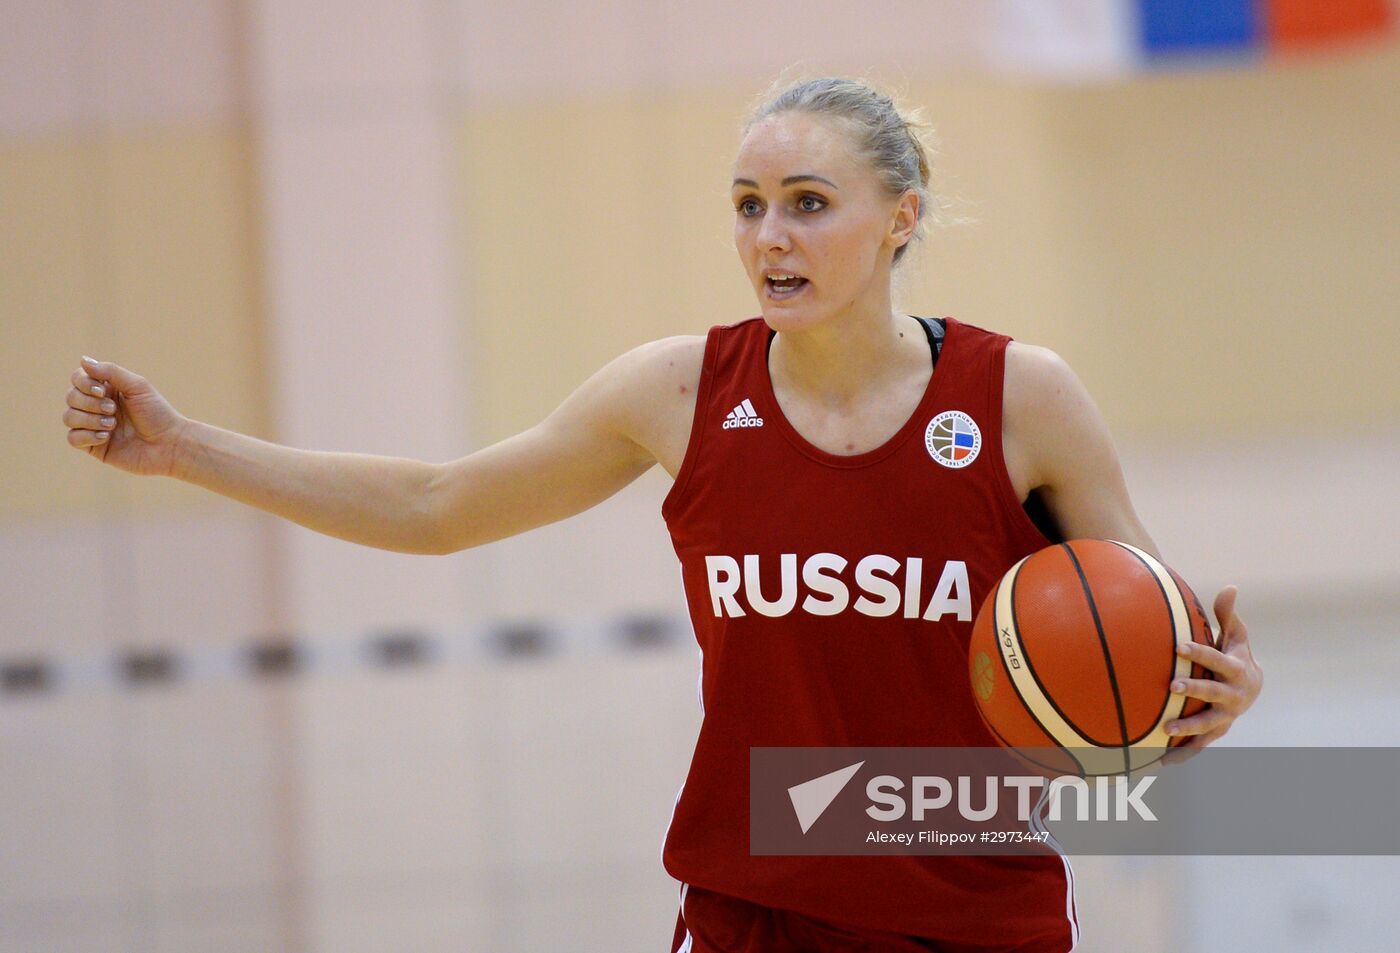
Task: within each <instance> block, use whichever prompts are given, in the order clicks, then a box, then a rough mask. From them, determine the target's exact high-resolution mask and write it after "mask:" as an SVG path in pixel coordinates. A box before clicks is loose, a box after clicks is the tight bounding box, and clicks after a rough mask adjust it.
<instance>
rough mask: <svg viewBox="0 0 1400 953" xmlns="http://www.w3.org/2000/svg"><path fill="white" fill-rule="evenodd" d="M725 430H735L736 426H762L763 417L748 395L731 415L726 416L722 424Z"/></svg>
mask: <svg viewBox="0 0 1400 953" xmlns="http://www.w3.org/2000/svg"><path fill="white" fill-rule="evenodd" d="M720 426H721V427H723V428H724V429H725V430H733V429H734V428H735V427H762V426H763V418H762V417H760V416H759V415H758V412H757V411H756V410H754V409H753V404H751V403H749V399H748V398H747V397H745V398H744V400H743V403H741V404H739V406H737V407H735V408H734V409H733V410H731V411H730V412H729V416H728V417H725V418H724V423H722V424H720Z"/></svg>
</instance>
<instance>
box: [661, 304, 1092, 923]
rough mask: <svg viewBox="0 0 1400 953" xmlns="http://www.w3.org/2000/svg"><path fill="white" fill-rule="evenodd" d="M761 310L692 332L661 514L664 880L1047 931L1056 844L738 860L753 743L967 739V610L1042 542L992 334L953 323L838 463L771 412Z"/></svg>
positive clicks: (985, 741) (848, 908)
mask: <svg viewBox="0 0 1400 953" xmlns="http://www.w3.org/2000/svg"><path fill="white" fill-rule="evenodd" d="M771 335H772V332H771V331H770V330H769V328H768V326H767V325H766V324H765V323H764V322H763V320H762V319H761V318H752V319H750V320H748V321H742V322H740V323H738V324H734V325H729V326H722V327H715V328H712V329H711V330H710V333H709V336H708V338H707V341H706V345H705V357H704V364H703V368H702V370H701V374H700V385H699V392H698V395H697V399H696V406H695V417H694V422H693V424H692V429H691V434H690V443H689V445H688V447H687V449H686V455H685V460H684V462H683V463H682V465H681V470H680V473H679V474H678V475H677V477H676V482H675V485H674V486H673V487H672V489H671V491H670V493H669V494H668V495H667V497H666V500H665V502H664V503H663V504H662V509H661V512H662V515H663V516H664V517H665V519H666V523H667V526H668V527H669V529H670V532H671V537H672V540H673V542H674V544H675V548H676V554H677V555H678V556H679V557H680V561H681V569H682V574H683V577H684V582H685V592H686V600H687V602H688V605H689V610H690V616H691V619H692V621H693V623H694V627H695V635H696V639H697V640H698V642H699V644H700V649H701V685H700V698H701V706H702V711H703V721H702V722H701V727H700V734H699V738H698V740H697V742H696V748H695V753H694V756H693V758H692V760H691V765H690V771H689V773H688V775H687V777H686V780H685V783H684V785H683V786H682V788H681V791H680V794H679V795H678V798H677V802H676V805H675V809H674V812H673V815H672V818H671V823H670V826H669V828H668V830H667V833H666V843H665V847H664V850H663V861H664V863H665V866H666V869H667V870H668V871H669V872H670V873H671V875H672V876H674V877H675V878H676V879H677V880H680V881H681V882H682V883H685V884H694V885H697V886H700V887H704V888H706V889H708V890H711V891H715V892H718V893H723V894H727V895H730V896H734V897H740V898H743V899H746V900H750V901H753V902H755V903H759V904H763V905H765V906H769V907H777V908H783V909H788V910H794V911H797V912H799V913H803V914H806V915H810V916H813V917H819V918H822V919H824V920H827V921H832V922H836V923H847V924H850V925H853V926H862V927H867V928H870V929H878V930H886V931H894V932H898V933H907V934H913V935H916V936H924V937H930V938H939V939H944V940H947V941H950V942H968V943H986V944H989V945H992V944H998V943H1001V942H1002V941H1005V942H1007V943H1008V944H1010V943H1013V942H1014V941H1016V940H1017V939H1018V938H1023V937H1036V936H1044V935H1046V934H1047V933H1051V932H1052V931H1055V930H1063V933H1064V937H1065V941H1066V942H1065V948H1066V949H1069V948H1070V946H1071V945H1072V942H1073V941H1072V936H1073V935H1074V934H1075V926H1074V922H1073V893H1072V889H1071V886H1070V871H1069V868H1068V865H1067V864H1066V863H1065V861H1064V860H1062V859H1061V858H1060V857H1057V856H1033V857H956V856H862V857H809V856H751V855H750V854H749V816H748V792H749V778H748V772H749V748H750V747H751V746H754V747H761V746H857V745H860V746H969V745H974V746H984V747H995V746H996V744H997V742H996V741H995V740H994V739H993V738H992V736H991V735H990V734H989V733H988V732H987V729H986V728H985V726H984V725H983V724H982V721H981V719H980V717H979V716H978V714H977V709H976V705H975V702H974V701H973V696H972V688H971V685H970V683H969V679H968V675H967V646H968V640H969V638H970V636H971V631H972V618H973V614H974V613H975V612H976V609H977V607H978V606H980V605H981V602H982V600H983V599H984V598H985V597H986V594H987V593H988V592H989V591H990V589H991V588H992V586H994V585H995V584H996V581H997V580H998V579H999V578H1000V577H1001V575H1002V574H1003V573H1004V572H1005V571H1006V570H1007V569H1008V568H1010V566H1011V565H1012V564H1013V563H1014V562H1016V560H1018V559H1020V558H1021V557H1022V556H1025V555H1027V554H1028V553H1031V552H1034V551H1035V550H1038V549H1041V548H1043V547H1044V546H1047V545H1049V541H1048V540H1047V539H1046V538H1045V536H1044V535H1042V534H1041V532H1040V531H1039V530H1038V529H1037V528H1036V527H1035V525H1034V524H1033V523H1032V522H1031V520H1030V518H1029V517H1028V516H1027V515H1026V513H1025V511H1024V510H1023V509H1022V507H1021V505H1020V502H1019V500H1018V499H1017V497H1016V493H1015V490H1014V489H1013V488H1012V485H1011V481H1010V478H1009V476H1008V475H1007V472H1006V465H1005V462H1004V460H1003V457H1002V446H1001V398H1002V374H1003V366H1004V359H1005V354H1006V345H1007V343H1008V341H1009V340H1010V339H1009V338H1007V337H1004V336H1002V335H998V334H993V333H991V332H988V331H984V330H982V329H980V328H976V327H973V326H972V325H968V324H962V323H959V322H957V321H954V320H952V319H949V320H948V321H947V333H946V335H945V338H944V343H943V350H942V355H941V357H940V358H939V360H938V362H937V364H936V365H935V368H934V372H933V376H932V378H931V379H930V381H929V384H928V388H927V390H926V391H925V393H924V396H923V399H922V400H921V401H920V402H919V405H918V407H917V409H915V411H914V413H913V415H912V416H911V417H910V418H909V420H908V421H906V422H905V424H904V425H903V426H902V427H901V428H900V429H899V431H898V432H897V433H896V434H895V435H894V436H893V437H891V438H890V439H889V440H888V441H887V442H885V443H884V444H883V445H881V446H880V447H877V448H876V449H874V450H870V451H869V452H866V453H861V454H857V455H853V456H839V455H835V454H831V453H827V452H825V451H823V450H821V449H819V448H817V447H816V446H814V445H812V444H810V443H808V442H807V441H806V440H805V439H803V438H802V436H801V435H799V434H798V433H797V431H796V430H795V429H794V428H793V427H792V426H791V424H789V423H788V421H787V420H786V419H785V418H784V417H783V414H782V411H781V410H780V409H779V408H778V404H777V401H776V399H775V398H774V395H773V388H772V382H771V380H770V379H769V376H768V361H767V352H768V344H769V339H770V337H771Z"/></svg>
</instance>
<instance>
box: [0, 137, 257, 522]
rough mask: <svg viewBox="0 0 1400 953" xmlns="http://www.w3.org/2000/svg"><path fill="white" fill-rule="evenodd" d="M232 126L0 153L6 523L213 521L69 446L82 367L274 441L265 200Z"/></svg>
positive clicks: (25, 142) (28, 144) (190, 503)
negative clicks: (262, 270)
mask: <svg viewBox="0 0 1400 953" xmlns="http://www.w3.org/2000/svg"><path fill="white" fill-rule="evenodd" d="M249 148H250V146H249V140H248V136H247V133H246V131H245V130H243V129H242V128H241V127H239V126H236V125H235V126H207V125H188V126H176V127H167V128H156V129H136V130H131V131H127V132H123V133H120V134H118V133H114V132H113V133H99V134H96V135H87V136H74V137H72V138H69V139H61V138H57V137H54V136H43V137H35V138H31V139H22V140H19V141H10V142H3V143H0V247H3V248H4V249H5V252H4V254H0V328H3V333H2V335H0V349H2V350H3V353H4V354H5V363H6V366H7V370H9V372H10V373H9V377H10V395H9V397H8V398H7V399H6V401H5V404H6V413H4V414H2V415H0V446H3V447H5V448H7V450H6V452H5V453H4V460H5V463H4V476H5V491H6V492H5V493H4V495H3V497H0V519H3V518H9V519H20V518H24V519H39V518H43V517H45V516H57V517H64V518H66V517H69V516H85V517H92V516H100V515H101V514H103V513H107V514H110V513H111V512H112V508H113V507H115V508H116V509H117V510H118V511H120V512H126V511H131V510H135V511H138V512H140V511H150V510H170V509H172V508H173V509H176V510H181V511H183V510H188V509H192V508H193V509H197V508H207V505H208V503H207V501H206V500H205V499H203V496H202V495H201V494H200V493H199V492H197V491H195V490H193V489H191V488H189V487H185V486H183V485H181V484H177V483H174V482H173V481H168V480H144V481H138V480H133V479H130V478H125V479H124V478H117V479H113V477H114V476H116V474H113V473H103V472H101V470H102V468H101V467H98V466H96V465H91V466H78V465H77V464H81V463H86V461H82V460H80V459H79V458H78V456H77V454H76V452H75V451H74V450H73V449H71V448H70V447H69V446H68V445H67V443H66V442H65V440H64V428H63V425H62V422H61V421H62V415H63V410H64V395H65V392H66V391H67V389H68V386H69V385H68V384H67V381H68V377H69V375H70V374H71V373H72V372H73V370H75V369H76V368H77V366H78V359H79V357H80V356H81V355H83V354H92V355H94V356H96V357H98V358H100V359H102V360H113V361H117V362H118V363H122V364H125V365H126V366H128V367H131V368H134V369H135V370H137V371H138V372H139V373H141V374H143V375H145V376H146V377H147V378H149V379H150V380H152V381H154V382H156V386H157V387H159V388H160V389H161V390H162V392H164V393H165V394H166V395H167V396H169V397H170V398H171V399H172V400H173V401H174V402H175V403H176V406H177V407H178V408H179V409H180V410H181V411H182V412H184V413H186V414H189V415H191V416H194V417H197V418H201V419H206V420H211V421H214V422H217V423H219V424H220V425H221V426H225V427H230V428H233V429H236V430H243V431H246V432H254V433H263V434H265V432H266V420H265V415H264V411H263V408H264V397H263V394H264V391H265V389H266V383H265V378H264V370H263V368H264V363H265V355H264V344H263V323H262V314H261V310H260V308H259V269H258V261H257V252H258V249H257V236H256V228H257V221H256V214H257V207H258V202H257V195H256V190H255V183H254V182H253V180H252V176H251V171H250V156H249Z"/></svg>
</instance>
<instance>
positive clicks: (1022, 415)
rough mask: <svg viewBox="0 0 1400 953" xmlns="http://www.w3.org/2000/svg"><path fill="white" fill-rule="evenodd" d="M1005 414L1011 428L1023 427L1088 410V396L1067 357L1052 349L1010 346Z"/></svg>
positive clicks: (1008, 347)
mask: <svg viewBox="0 0 1400 953" xmlns="http://www.w3.org/2000/svg"><path fill="white" fill-rule="evenodd" d="M1002 393H1004V397H1002V413H1004V417H1005V420H1007V423H1008V424H1023V423H1030V421H1037V420H1042V418H1051V420H1053V418H1056V417H1060V416H1061V414H1064V413H1074V411H1077V410H1079V411H1082V410H1086V406H1085V404H1086V403H1088V402H1089V395H1088V392H1086V390H1085V389H1084V383H1082V382H1081V381H1079V378H1078V375H1077V374H1075V372H1074V371H1072V369H1071V368H1070V365H1068V364H1067V362H1065V360H1064V358H1063V357H1060V355H1058V354H1056V353H1054V351H1051V350H1050V348H1049V347H1039V346H1036V344H1022V343H1021V341H1011V343H1009V344H1007V371H1005V379H1004V382H1002Z"/></svg>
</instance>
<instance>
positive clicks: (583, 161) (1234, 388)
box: [0, 48, 1400, 516]
mask: <svg viewBox="0 0 1400 953" xmlns="http://www.w3.org/2000/svg"><path fill="white" fill-rule="evenodd" d="M752 95H753V90H751V89H747V88H746V89H742V90H737V89H736V90H729V91H714V92H687V93H683V92H670V93H666V94H664V95H663V94H657V95H655V96H642V95H638V94H628V95H613V96H608V95H603V94H598V95H595V96H589V97H582V98H579V99H577V100H574V101H568V102H551V103H540V102H537V101H535V102H530V101H522V102H500V103H498V104H496V105H493V104H491V103H489V102H481V103H473V104H472V105H471V107H470V108H468V109H465V110H463V112H462V118H461V126H460V128H461V134H460V152H459V161H458V169H459V172H460V183H461V194H462V195H463V201H462V205H461V207H460V209H459V211H460V214H461V217H462V220H463V221H464V223H465V232H466V234H467V243H466V260H465V261H463V262H462V270H463V272H464V276H465V277H464V286H465V288H466V310H467V314H466V315H464V319H465V320H466V321H467V323H468V326H469V332H470V333H469V334H468V335H467V336H466V339H467V340H468V342H469V345H470V347H471V348H472V350H473V352H474V353H473V355H471V356H470V358H469V357H468V355H463V360H464V361H468V360H469V362H470V364H471V366H472V367H473V368H474V369H475V374H476V377H475V379H474V381H473V386H474V387H475V389H476V393H475V394H474V395H473V399H472V403H473V405H474V406H476V407H478V408H480V414H481V420H480V429H479V432H480V433H481V434H482V435H483V437H485V438H499V437H502V436H505V435H507V434H509V433H512V432H514V431H516V430H518V429H520V428H522V427H525V426H528V425H529V424H531V423H533V422H534V421H536V420H538V419H539V418H540V417H541V416H542V415H544V414H546V413H548V411H549V410H550V409H551V408H552V407H553V406H554V405H555V404H557V403H558V401H559V400H560V399H562V397H563V396H564V395H565V394H566V393H567V392H568V391H569V390H570V389H572V388H573V387H574V386H577V384H578V383H579V382H581V381H582V380H583V379H584V378H585V377H587V376H588V374H590V373H592V371H594V370H596V369H597V368H598V367H599V366H601V365H602V364H603V363H605V362H606V361H607V360H608V359H609V358H611V357H612V356H615V355H616V354H618V353H620V352H621V351H623V350H625V349H627V348H629V347H631V346H634V345H635V344H638V343H640V342H642V341H645V340H648V339H651V338H655V337H658V336H662V335H666V334H673V333H701V332H703V330H704V329H705V328H706V327H708V326H709V325H711V324H715V323H723V322H729V321H733V320H737V319H740V318H742V317H746V316H748V315H750V314H753V313H755V312H756V306H755V303H754V301H753V299H752V295H751V293H750V291H749V289H748V287H747V285H746V283H745V282H744V280H743V276H742V272H741V271H740V269H739V267H738V264H737V261H736V260H735V257H734V252H733V250H732V247H731V245H730V239H729V228H730V219H731V215H732V212H731V211H730V209H729V206H728V204H727V196H726V188H725V182H726V176H727V174H728V172H729V165H730V162H731V161H732V157H733V152H734V148H735V145H736V141H737V131H738V127H739V124H740V122H741V120H742V117H743V115H744V112H745V109H746V107H747V104H748V103H749V101H750V100H751V97H752ZM906 98H907V99H908V100H909V101H910V102H913V103H918V104H922V105H923V106H924V107H925V109H926V111H927V112H928V114H929V116H930V118H931V119H932V120H933V121H934V124H935V127H936V131H937V135H938V138H939V140H940V141H941V145H942V151H943V156H942V157H941V160H940V165H941V172H940V181H941V184H942V186H943V188H944V190H945V191H946V192H948V193H949V194H951V195H953V196H954V197H955V198H957V199H958V200H960V204H959V207H958V211H959V212H960V213H962V214H963V215H966V216H969V217H972V218H974V219H975V220H976V221H975V224H972V225H962V226H956V227H953V228H949V229H944V230H941V231H935V232H934V233H933V234H932V235H931V236H930V237H929V239H928V240H927V242H926V244H925V246H924V247H923V248H922V249H921V250H920V254H919V255H917V256H915V257H913V258H911V261H910V266H909V267H908V269H907V274H906V275H905V276H904V277H903V279H902V280H903V283H904V291H903V294H902V302H901V303H902V305H903V306H904V307H906V308H908V309H910V310H914V311H918V312H921V313H929V314H943V313H949V314H954V315H957V316H959V317H961V318H963V319H964V320H968V321H972V322H974V323H979V324H983V325H986V326H990V327H994V328H998V329H1002V330H1006V331H1008V332H1010V333H1013V334H1015V335H1017V336H1019V337H1022V338H1024V339H1026V340H1030V341H1034V342H1037V343H1044V344H1047V345H1049V346H1052V347H1055V348H1056V349H1058V350H1060V351H1061V352H1062V353H1063V354H1064V355H1065V356H1066V357H1067V358H1068V359H1069V360H1070V361H1071V363H1072V364H1074V365H1075V366H1076V368H1077V369H1078V370H1079V372H1080V374H1081V375H1082V376H1083V377H1084V378H1085V380H1086V382H1088V384H1089V386H1090V389H1091V391H1092V392H1093V393H1094V394H1095V395H1096V396H1097V398H1098V400H1099V401H1100V403H1101V404H1102V405H1103V406H1104V408H1105V412H1106V413H1107V414H1108V416H1109V418H1110V422H1111V423H1112V424H1113V425H1114V426H1115V429H1117V430H1119V431H1120V432H1122V433H1128V434H1133V433H1139V434H1147V435H1150V434H1153V433H1159V434H1162V435H1163V436H1168V435H1177V434H1183V433H1192V432H1196V431H1203V430H1215V429H1218V428H1225V429H1227V430H1241V429H1251V428H1258V427H1264V428H1269V429H1287V428H1289V427H1292V426H1294V425H1297V424H1309V425H1313V424H1318V423H1321V422H1327V423H1328V424H1329V425H1332V426H1336V425H1339V424H1340V425H1341V426H1344V427H1375V426H1385V425H1389V424H1394V423H1396V422H1397V421H1400V374H1396V373H1394V372H1393V363H1394V361H1395V358H1396V357H1397V355H1400V321H1396V320H1394V317H1395V304H1394V302H1395V300H1396V291H1397V279H1396V277H1395V267H1394V262H1393V259H1394V251H1395V249H1396V248H1397V247H1400V189H1396V188H1395V187H1394V175H1395V172H1396V158H1395V157H1396V155H1400V108H1397V107H1396V105H1395V104H1396V103H1397V102H1400V51H1398V50H1396V49H1393V48H1392V49H1385V50H1379V51H1376V52H1372V53H1369V54H1366V55H1361V56H1356V57H1352V58H1347V59H1341V60H1336V61H1327V60H1322V61H1316V62H1309V63H1306V64H1300V65H1293V66H1288V67H1275V68H1272V69H1267V70H1265V69H1261V70H1250V71H1231V72H1220V73H1189V74H1164V75H1161V76H1156V77H1151V78H1148V79H1145V80H1141V81H1138V82H1132V83H1120V84H1109V85H1090V86H1082V87H1075V86H1065V87H1035V86H1029V85H1020V84H997V83H992V82H987V81H983V82H977V83H973V82H969V81H952V80H943V81H935V80H931V79H924V80H920V81H917V82H915V83H914V84H912V86H911V88H910V90H909V92H908V94H907V97H906ZM250 148H251V145H250V142H249V138H248V135H247V133H246V131H245V130H242V129H240V128H239V127H237V126H234V127H198V126H185V127H176V128H169V129H165V130H161V131H159V132H140V131H132V132H124V133H122V134H121V135H114V134H107V135H104V136H102V137H100V138H96V139H92V138H80V139H77V140H71V139H70V140H64V139H56V138H52V137H47V138H37V139H32V140H21V141H11V142H9V143H5V144H4V145H3V146H0V196H3V202H4V206H3V209H4V214H3V216H0V229H3V235H4V237H5V244H6V247H7V248H8V249H10V250H11V251H10V253H8V254H6V255H5V256H3V258H0V318H2V319H3V327H4V344H5V349H6V351H7V352H8V353H9V354H10V355H11V361H12V366H13V367H14V368H15V369H16V371H17V372H18V376H17V377H16V378H15V381H14V383H15V385H16V386H15V388H14V391H13V394H12V397H11V412H10V413H8V414H6V415H4V416H3V418H0V441H3V443H4V445H5V446H10V447H16V448H19V447H23V448H26V449H25V452H23V453H14V454H11V455H9V457H10V459H9V460H8V461H7V465H6V487H7V491H8V492H7V493H6V494H5V496H4V498H3V501H0V513H2V514H10V515H12V516H19V515H21V514H24V515H27V516H35V515H42V514H43V513H45V512H56V511H61V510H64V509H66V508H71V507H73V506H77V507H80V508H81V507H87V506H89V505H92V504H95V503H96V502H98V501H100V502H101V505H103V506H107V505H117V506H126V505H138V506H144V505H148V504H149V505H152V506H156V507H165V506H171V505H176V506H189V507H198V506H200V505H202V504H201V502H200V499H199V498H198V497H197V496H192V495H190V494H189V493H187V492H185V491H184V490H183V488H180V487H176V486H174V485H167V484H163V483H141V484H139V485H135V484H133V485H129V486H128V485H126V484H123V483H120V482H113V481H112V480H110V479H108V478H107V477H108V476H109V475H106V474H104V475H102V476H101V477H99V476H98V474H97V471H96V469H95V468H74V467H73V466H72V465H71V464H72V463H73V460H72V451H70V450H69V449H68V448H67V447H66V445H64V443H63V441H62V439H61V438H62V431H61V428H60V426H59V423H58V416H59V415H60V414H61V410H62V391H63V380H64V378H66V376H67V374H68V372H69V371H71V369H72V367H73V366H74V362H75V360H76V357H77V356H78V354H79V353H81V352H83V351H85V350H86V351H92V350H95V351H99V352H101V353H100V354H99V356H102V357H107V358H110V359H115V360H118V361H125V362H127V363H129V364H130V365H131V366H133V367H135V368H136V369H137V370H138V371H140V372H141V373H143V374H145V375H146V376H147V377H149V378H150V379H151V380H153V381H155V382H156V383H157V386H159V387H161V388H162V390H164V391H165V392H166V393H167V395H168V396H170V397H171V398H172V400H174V401H176V403H177V406H179V407H180V409H181V410H182V411H184V412H186V413H189V414H192V415H194V416H198V417H201V418H204V419H208V420H210V421H212V422H215V423H218V424H219V425H221V426H226V427H231V428H234V429H240V430H245V431H251V432H255V433H262V434H263V435H266V407H265V403H266V402H265V397H264V373H265V372H264V370H263V368H262V363H261V362H262V359H261V357H260V355H261V353H262V350H261V349H262V347H263V345H262V343H261V342H262V341H263V338H264V331H263V315H262V313H261V310H260V306H259V301H260V281H261V278H260V268H259V255H260V253H261V252H260V247H259V239H258V236H257V232H256V215H257V211H256V210H257V208H258V197H257V194H256V183H255V182H253V180H252V177H251V174H250V171H249V150H250ZM395 317H399V316H395ZM15 356H19V357H21V358H22V359H20V360H14V357H15ZM467 449H470V448H469V447H467V446H465V445H464V446H463V447H462V450H463V451H464V452H465V451H466V450H467ZM117 488H120V489H117Z"/></svg>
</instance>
